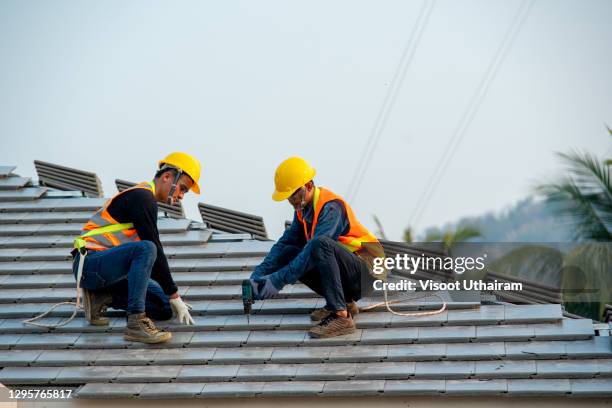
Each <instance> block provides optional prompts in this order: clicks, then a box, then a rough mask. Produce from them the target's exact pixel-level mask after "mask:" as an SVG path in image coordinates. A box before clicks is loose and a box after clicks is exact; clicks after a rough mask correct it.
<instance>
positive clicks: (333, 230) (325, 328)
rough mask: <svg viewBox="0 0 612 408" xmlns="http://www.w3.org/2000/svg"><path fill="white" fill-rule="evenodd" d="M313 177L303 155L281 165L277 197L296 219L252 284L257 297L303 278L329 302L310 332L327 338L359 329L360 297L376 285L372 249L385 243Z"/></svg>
mask: <svg viewBox="0 0 612 408" xmlns="http://www.w3.org/2000/svg"><path fill="white" fill-rule="evenodd" d="M314 176H315V169H314V168H312V167H311V166H310V165H309V164H308V163H307V162H306V161H305V160H304V159H301V158H299V157H291V158H289V159H287V160H285V161H284V162H282V163H281V164H280V165H279V166H278V168H277V169H276V173H275V175H274V184H275V191H274V193H273V194H272V199H274V200H275V201H282V200H285V199H287V200H288V201H289V203H290V204H291V205H292V206H293V208H294V209H295V212H294V216H293V222H292V223H291V225H290V226H289V228H288V229H286V230H285V232H284V234H283V236H282V237H281V238H280V239H279V240H278V242H277V243H276V244H274V246H273V247H272V248H271V250H270V252H269V254H268V255H267V256H266V258H265V259H264V260H263V262H262V263H261V264H260V265H258V266H257V267H256V268H255V270H254V271H253V273H252V275H251V285H252V287H253V291H254V295H255V298H256V299H268V298H271V297H273V296H275V295H276V294H277V293H278V292H279V291H280V290H281V289H282V288H283V286H285V285H287V284H292V283H295V282H296V281H298V280H299V281H300V282H302V283H304V284H305V285H306V286H308V287H309V288H310V289H312V290H313V291H314V292H316V293H317V294H319V295H321V296H323V297H324V298H325V301H326V305H325V307H324V308H322V309H317V310H315V311H313V312H312V314H311V320H313V321H315V322H318V324H316V325H315V326H314V327H312V328H311V329H310V331H309V334H310V337H314V338H325V337H334V336H340V335H343V334H349V333H353V332H354V331H355V322H354V321H353V316H355V315H356V314H357V313H359V308H358V307H357V304H356V301H357V300H359V299H361V297H362V294H364V295H367V294H369V293H370V292H371V290H372V282H373V279H372V278H371V275H370V271H371V265H372V262H371V260H372V259H373V256H372V255H370V252H371V251H370V249H371V248H376V247H377V248H379V249H377V251H380V248H381V247H380V244H379V243H378V240H377V239H376V237H375V236H374V235H372V234H371V233H370V232H369V231H368V230H367V229H366V228H365V227H364V226H363V225H361V223H360V222H359V221H357V218H355V215H354V214H353V211H352V210H351V207H350V206H349V205H348V204H347V203H346V202H345V201H344V200H343V199H342V198H340V197H339V196H338V195H336V194H334V193H332V192H331V191H329V190H327V189H325V188H323V187H317V186H315V184H314V181H313V178H314ZM374 252H376V251H374Z"/></svg>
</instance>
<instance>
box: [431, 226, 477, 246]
mask: <svg viewBox="0 0 612 408" xmlns="http://www.w3.org/2000/svg"><path fill="white" fill-rule="evenodd" d="M480 236H482V234H481V233H480V230H479V229H478V228H476V227H474V226H471V225H462V226H459V227H457V228H456V229H455V230H454V231H453V230H452V229H448V230H446V231H444V232H439V231H434V232H430V233H429V234H427V236H425V241H426V242H442V243H443V244H444V248H445V249H446V250H447V251H449V250H450V248H451V247H452V246H453V245H454V244H455V243H457V242H465V241H467V240H469V239H471V238H477V237H480Z"/></svg>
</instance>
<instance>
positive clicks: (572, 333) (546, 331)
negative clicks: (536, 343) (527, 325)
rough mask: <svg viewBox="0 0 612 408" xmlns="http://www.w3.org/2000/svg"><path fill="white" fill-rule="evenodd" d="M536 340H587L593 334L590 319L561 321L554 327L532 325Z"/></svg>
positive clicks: (593, 330)
mask: <svg viewBox="0 0 612 408" xmlns="http://www.w3.org/2000/svg"><path fill="white" fill-rule="evenodd" d="M532 327H533V328H534V330H535V338H536V339H538V340H564V339H588V338H590V337H592V336H593V335H594V334H595V329H593V322H592V321H591V320H590V319H563V320H561V322H560V323H557V324H554V325H551V324H549V325H546V324H539V325H535V324H534V325H532Z"/></svg>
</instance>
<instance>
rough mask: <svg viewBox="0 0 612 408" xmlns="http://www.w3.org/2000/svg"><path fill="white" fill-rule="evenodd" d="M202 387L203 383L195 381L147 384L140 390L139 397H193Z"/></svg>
mask: <svg viewBox="0 0 612 408" xmlns="http://www.w3.org/2000/svg"><path fill="white" fill-rule="evenodd" d="M203 388H204V384H197V383H170V384H164V383H156V384H147V385H145V386H144V388H143V389H142V390H141V391H140V393H139V397H140V398H155V399H168V398H193V397H195V396H196V395H199V394H200V393H201V392H202V389H203Z"/></svg>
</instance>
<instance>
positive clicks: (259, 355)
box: [210, 347, 274, 364]
mask: <svg viewBox="0 0 612 408" xmlns="http://www.w3.org/2000/svg"><path fill="white" fill-rule="evenodd" d="M273 351H274V348H272V347H241V348H223V347H220V348H218V349H217V350H216V351H215V354H214V356H213V357H212V361H211V362H210V364H240V363H243V364H244V363H251V364H252V363H264V362H266V361H268V360H270V358H271V357H272V352H273Z"/></svg>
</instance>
